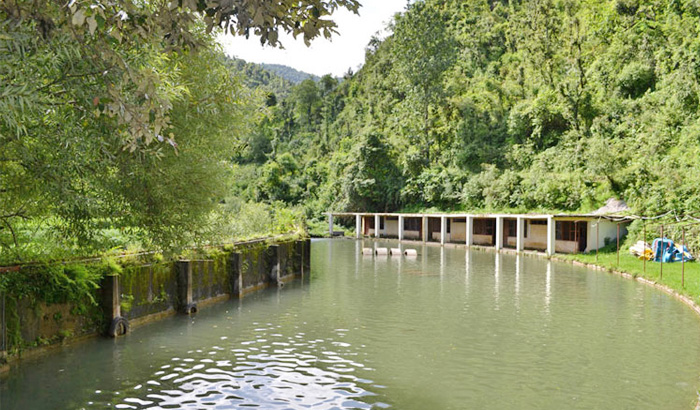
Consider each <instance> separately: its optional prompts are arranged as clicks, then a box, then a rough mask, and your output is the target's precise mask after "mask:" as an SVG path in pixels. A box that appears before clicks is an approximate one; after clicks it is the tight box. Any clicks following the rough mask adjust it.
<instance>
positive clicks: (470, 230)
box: [465, 215, 474, 246]
mask: <svg viewBox="0 0 700 410" xmlns="http://www.w3.org/2000/svg"><path fill="white" fill-rule="evenodd" d="M465 236H466V237H467V240H466V242H467V246H472V244H473V243H474V217H473V216H472V215H467V231H466V235H465Z"/></svg>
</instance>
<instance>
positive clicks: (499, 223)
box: [496, 216, 503, 250]
mask: <svg viewBox="0 0 700 410" xmlns="http://www.w3.org/2000/svg"><path fill="white" fill-rule="evenodd" d="M499 249H503V217H502V216H497V217H496V250H499Z"/></svg>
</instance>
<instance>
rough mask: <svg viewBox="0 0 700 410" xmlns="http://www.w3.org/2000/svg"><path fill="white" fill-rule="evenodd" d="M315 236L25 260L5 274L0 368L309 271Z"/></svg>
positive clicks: (0, 298) (0, 276) (1, 278)
mask: <svg viewBox="0 0 700 410" xmlns="http://www.w3.org/2000/svg"><path fill="white" fill-rule="evenodd" d="M309 264H310V241H309V239H308V238H300V237H299V236H297V235H289V236H277V237H271V238H262V239H259V240H253V241H245V242H238V243H233V244H228V245H225V246H220V247H211V248H206V249H193V250H191V251H189V252H188V253H187V254H186V255H180V257H178V258H174V259H171V260H163V258H162V256H159V255H158V254H150V253H149V254H142V255H139V256H134V255H129V256H128V257H124V258H121V259H114V258H108V259H102V260H84V261H73V262H70V263H55V264H47V265H36V264H34V265H26V266H19V268H18V269H16V270H13V271H8V272H4V273H0V285H1V286H0V372H2V371H3V370H7V369H8V366H7V364H8V363H12V362H15V361H17V360H19V359H20V358H22V357H23V356H27V355H36V354H41V353H42V352H46V351H50V350H52V349H53V348H55V347H56V346H61V345H64V344H67V343H73V342H77V341H81V340H84V339H87V338H90V337H94V336H98V335H108V336H112V337H116V336H120V335H123V334H125V333H126V332H127V331H128V330H129V329H130V328H131V327H134V326H139V325H142V324H145V323H149V322H153V321H156V320H160V319H162V318H164V317H167V316H172V315H175V314H178V313H179V314H192V313H195V312H196V311H197V310H198V309H200V308H202V307H204V306H208V305H211V304H213V303H216V302H220V301H224V300H228V299H230V298H241V297H243V296H244V295H246V294H249V293H251V292H255V291H258V290H261V289H264V288H266V287H269V286H283V285H284V283H286V282H288V281H290V280H292V279H294V277H298V276H302V277H303V275H304V274H305V273H308V271H309Z"/></svg>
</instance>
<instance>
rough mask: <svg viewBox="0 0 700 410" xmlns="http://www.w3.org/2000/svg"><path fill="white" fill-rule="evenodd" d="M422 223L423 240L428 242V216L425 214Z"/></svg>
mask: <svg viewBox="0 0 700 410" xmlns="http://www.w3.org/2000/svg"><path fill="white" fill-rule="evenodd" d="M421 224H422V226H423V238H422V239H423V242H428V217H427V216H423V217H422V219H421Z"/></svg>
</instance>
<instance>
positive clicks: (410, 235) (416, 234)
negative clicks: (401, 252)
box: [403, 230, 422, 239]
mask: <svg viewBox="0 0 700 410" xmlns="http://www.w3.org/2000/svg"><path fill="white" fill-rule="evenodd" d="M403 237H404V238H407V239H422V238H421V237H420V231H406V230H404V231H403Z"/></svg>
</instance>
